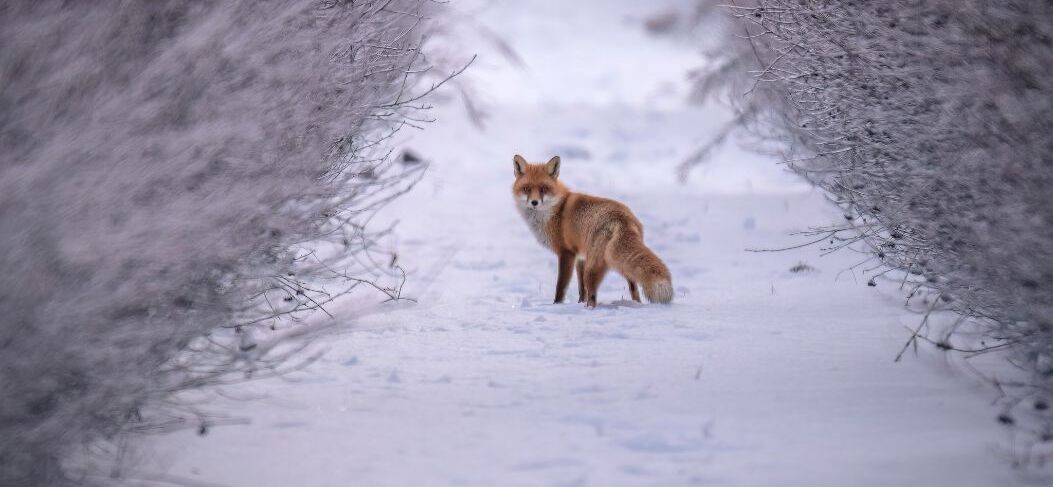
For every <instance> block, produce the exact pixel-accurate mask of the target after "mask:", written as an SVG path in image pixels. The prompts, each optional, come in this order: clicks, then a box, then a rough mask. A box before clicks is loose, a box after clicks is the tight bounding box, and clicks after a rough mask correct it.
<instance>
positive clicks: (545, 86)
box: [142, 1, 1025, 487]
mask: <svg viewBox="0 0 1053 487" xmlns="http://www.w3.org/2000/svg"><path fill="white" fill-rule="evenodd" d="M601 4H602V6H600V5H601ZM462 5H463V4H462ZM462 8H463V7H462ZM656 8H660V4H658V3H653V2H626V1H619V2H556V1H538V2H535V1H531V2H504V3H491V4H487V6H486V7H483V8H478V9H472V11H473V12H476V13H477V15H478V16H479V18H480V21H481V22H482V23H483V25H485V26H486V27H487V28H489V29H491V30H493V31H494V32H497V33H498V34H500V35H502V36H505V37H506V39H507V40H508V41H509V43H510V44H511V45H512V47H513V48H515V49H516V50H517V51H518V53H519V54H520V56H521V57H522V58H523V60H524V62H525V66H524V67H522V68H518V67H515V66H512V65H510V64H509V63H507V62H505V61H504V60H503V59H502V58H500V57H499V56H497V55H496V54H494V53H493V52H491V50H488V49H487V48H486V46H484V45H481V44H480V46H482V47H478V46H476V47H477V48H478V49H480V55H481V57H480V66H478V67H477V69H474V70H472V71H470V72H469V74H468V75H467V76H468V77H469V78H468V80H469V81H471V83H472V85H473V86H474V87H475V89H476V90H478V91H479V92H480V97H481V98H482V99H484V100H487V102H488V105H487V108H488V111H489V115H490V117H489V120H488V122H487V125H486V127H485V129H484V130H481V131H480V130H478V129H476V128H475V127H473V126H472V124H471V123H469V122H468V121H467V119H466V117H465V116H464V114H463V113H462V111H461V108H460V106H459V104H458V103H457V102H456V101H455V100H451V101H450V102H449V103H445V104H443V105H441V106H439V107H438V108H437V110H436V112H435V115H436V116H437V117H438V119H439V120H438V122H436V123H434V124H431V125H430V126H428V127H427V130H425V131H423V132H417V133H414V134H412V137H411V138H410V139H409V140H407V141H406V146H407V147H409V148H411V149H412V150H414V151H415V152H417V153H419V154H422V155H423V156H424V157H425V158H427V159H428V160H429V161H430V163H431V168H430V169H429V172H428V174H427V176H426V177H425V179H424V180H423V181H422V182H421V183H420V184H419V185H418V186H417V187H416V188H415V189H414V190H413V191H412V192H411V193H410V194H408V195H406V196H405V197H404V198H402V199H401V200H399V201H397V202H396V203H395V204H393V205H392V206H391V207H390V208H388V209H387V210H386V211H385V213H384V214H383V215H382V218H386V219H387V220H399V221H400V223H399V226H398V238H397V241H396V242H395V243H394V245H396V247H397V249H398V252H399V255H400V260H401V262H402V264H403V265H404V266H405V267H406V268H407V271H408V272H409V280H408V282H407V284H406V287H405V291H404V294H405V295H407V296H410V297H413V298H414V299H416V300H417V302H416V303H408V302H402V303H389V304H387V305H381V306H379V307H377V308H373V309H372V310H371V312H370V313H368V314H364V315H359V316H358V317H357V318H354V319H352V317H354V316H356V315H355V312H356V308H355V306H354V305H352V304H350V303H349V304H348V305H345V306H344V307H342V308H340V309H338V310H337V311H341V313H338V320H342V322H341V324H340V326H339V327H338V328H339V330H341V331H340V332H338V333H331V334H328V335H326V336H325V337H324V338H323V340H324V344H325V346H326V347H327V348H328V352H327V353H326V355H325V356H324V357H323V358H322V359H321V360H320V361H319V362H317V363H315V364H314V365H312V366H311V367H310V368H308V369H307V370H305V371H303V372H299V373H297V374H296V375H295V376H294V377H295V379H296V380H292V381H281V380H266V381H259V382H252V383H248V384H246V385H243V386H238V387H235V388H231V389H227V391H228V392H229V393H230V395H239V396H248V397H250V398H251V399H248V400H230V399H221V400H217V401H214V402H213V403H212V404H211V405H210V407H212V408H213V409H215V410H219V411H225V412H229V413H230V414H233V415H236V416H240V417H244V418H247V419H249V420H250V421H251V422H250V424H248V425H243V426H225V427H217V428H213V429H212V430H211V431H210V432H209V434H207V435H205V436H198V435H196V434H195V432H192V431H180V432H177V433H173V434H169V435H166V436H163V437H159V438H155V439H153V440H151V442H150V445H149V447H148V448H146V449H145V450H146V452H147V453H146V456H147V457H149V459H150V462H152V466H151V467H150V468H152V469H153V471H154V472H164V473H163V474H161V473H158V474H156V475H154V476H153V478H155V479H168V481H171V482H176V483H183V484H186V485H216V484H218V485H226V486H245V487H266V486H273V487H283V486H317V487H323V486H367V487H369V486H623V485H624V486H682V485H714V486H724V485H727V486H832V487H833V486H838V487H840V486H876V487H877V486H881V487H884V486H945V485H946V486H960V487H967V486H977V487H980V486H984V487H987V486H1004V485H1017V484H1023V483H1025V479H1023V478H1022V477H1020V476H1018V475H1017V474H1016V473H1015V472H1014V471H1013V470H1012V469H1011V468H1010V467H1009V466H1008V465H1007V464H1006V463H1005V462H1004V461H1003V460H1001V459H1000V458H999V456H998V455H996V454H995V450H996V448H997V447H998V445H999V444H1000V443H1001V442H1003V441H1004V440H1005V433H1004V432H1003V431H1002V428H1001V426H999V425H998V424H997V423H996V421H994V416H995V415H996V414H997V412H996V411H994V410H993V409H992V408H991V407H990V405H989V400H990V399H991V394H990V392H989V391H987V390H985V389H983V388H981V387H980V386H979V385H978V384H977V383H976V381H975V380H973V379H971V378H969V377H968V376H965V375H962V374H960V373H957V372H955V370H954V367H951V366H948V363H947V362H945V361H944V358H943V356H942V355H940V353H939V352H936V351H934V350H931V349H929V348H926V347H921V348H920V350H919V353H918V354H917V355H915V354H908V355H907V358H906V359H905V360H904V361H902V362H899V363H894V362H893V358H894V357H895V355H896V353H897V352H898V351H899V349H900V348H901V347H902V345H903V344H904V342H905V341H906V339H907V338H908V337H909V332H908V331H907V330H906V329H905V327H907V326H911V327H913V326H914V325H915V324H916V323H917V322H918V321H917V320H918V319H920V318H919V317H918V316H917V315H915V314H912V313H908V312H906V311H904V310H903V306H902V303H903V296H902V295H901V294H899V292H897V291H896V290H895V287H896V284H895V283H892V282H888V281H879V286H878V287H877V288H872V287H867V286H866V285H865V282H866V280H867V279H868V278H869V276H863V275H862V274H861V273H860V271H859V270H858V269H857V270H856V271H855V272H854V273H853V272H850V271H846V272H843V273H842V272H841V271H842V270H844V269H846V268H847V267H849V266H851V265H852V264H854V263H856V262H857V261H858V260H859V259H860V258H861V257H860V256H859V255H858V254H854V253H851V252H844V253H835V254H832V255H829V256H825V257H820V256H819V249H818V248H816V247H806V248H802V249H798V250H792V251H786V252H773V253H754V252H747V251H746V249H748V248H775V247H783V246H790V245H795V244H798V243H801V239H800V238H794V237H792V236H790V235H789V234H790V232H792V231H794V230H801V229H805V228H807V227H809V226H811V225H822V224H825V223H829V222H832V221H835V220H836V219H837V218H840V213H839V212H838V211H837V210H836V208H833V207H831V206H829V205H828V204H827V203H825V201H824V200H823V198H822V197H821V195H820V194H818V193H816V192H813V191H812V190H811V189H810V188H809V187H808V186H807V185H804V184H802V183H800V182H799V181H797V180H796V179H794V177H792V176H791V175H789V174H786V173H785V172H783V171H782V169H781V168H780V166H778V165H777V164H776V163H775V162H774V161H773V160H771V159H766V158H762V157H757V156H753V155H750V154H749V153H747V152H745V151H742V150H739V149H737V148H734V147H733V148H730V149H725V150H723V151H721V152H720V153H718V154H717V155H716V158H717V159H716V160H715V161H714V162H712V163H710V164H709V165H708V166H706V167H705V168H703V169H701V170H699V171H697V172H696V173H695V174H694V175H693V176H692V179H691V181H689V182H688V183H687V184H684V185H681V184H679V183H677V181H676V178H675V171H674V168H675V166H676V164H677V163H678V162H679V161H680V160H681V159H682V158H683V157H684V156H686V155H687V154H689V153H690V152H691V149H692V148H693V147H695V144H698V143H700V142H701V141H702V140H704V138H705V137H706V136H707V134H710V133H712V131H713V130H715V128H716V127H717V126H718V124H719V123H720V122H721V121H722V120H726V118H727V114H726V113H725V112H724V111H723V109H721V108H719V107H713V106H709V107H698V106H690V105H688V104H686V103H685V102H684V101H683V98H684V96H683V95H684V93H685V92H686V84H685V79H684V72H685V70H686V69H687V68H689V67H691V66H692V65H695V64H698V63H701V62H703V60H702V59H701V58H700V57H699V55H698V54H696V53H695V51H693V50H692V49H691V48H690V47H688V46H685V45H683V44H678V43H677V42H675V41H670V40H662V39H655V38H652V37H649V36H648V35H646V34H645V33H644V32H643V29H642V28H641V27H640V22H639V21H640V19H641V18H642V17H643V16H644V15H647V14H648V13H652V12H654V11H655V9H656ZM466 42H467V41H466ZM468 43H469V44H471V43H470V42H468ZM514 153H520V154H523V155H524V156H526V157H527V159H529V160H533V161H543V160H547V159H548V158H549V157H551V156H552V155H556V154H559V155H561V156H562V159H563V165H562V169H561V178H562V179H563V180H564V182H565V183H566V184H568V185H569V186H570V187H571V188H572V189H574V190H578V191H583V192H588V193H592V194H598V195H603V196H608V197H614V198H617V199H620V200H621V201H623V202H625V203H626V204H628V205H629V206H630V207H631V208H632V209H633V210H634V212H635V213H636V214H637V216H638V217H639V218H640V220H641V221H642V222H643V224H644V227H645V235H646V242H647V244H648V245H649V246H650V247H651V248H652V249H653V250H654V251H655V252H656V253H657V254H658V255H659V256H661V257H662V258H663V259H664V260H665V262H666V263H667V264H668V266H669V268H670V269H671V271H672V274H673V283H674V287H675V291H676V297H675V299H674V303H673V304H672V305H669V306H661V305H639V304H635V303H632V302H630V301H628V290H627V287H626V285H625V281H624V280H623V279H622V278H621V277H620V276H618V275H617V274H614V273H612V274H609V275H608V276H607V279H606V280H605V281H604V284H603V287H602V289H601V291H600V295H599V298H600V303H601V304H600V306H599V307H598V308H597V309H595V310H587V309H585V308H584V307H583V306H582V305H580V304H578V303H576V302H570V303H568V304H556V305H554V304H552V295H553V292H554V291H553V290H554V282H555V274H556V270H555V267H556V259H555V257H554V256H553V255H552V254H551V253H550V252H549V251H548V250H546V249H543V248H541V247H540V246H539V245H538V244H537V242H536V241H535V239H534V237H533V236H532V235H531V234H530V232H529V230H528V229H527V227H526V225H525V224H524V222H523V221H522V220H521V218H520V216H519V215H518V214H517V212H516V210H515V208H514V206H513V202H512V197H511V192H510V188H511V184H512V180H513V172H512V155H513V154H514ZM802 261H803V262H807V264H808V265H810V266H812V267H814V268H815V270H814V271H811V272H802V273H793V272H790V271H789V269H790V268H791V267H793V266H794V265H795V264H797V263H799V262H802ZM576 293H577V289H576V283H572V284H571V287H570V292H569V295H570V297H571V299H570V301H576V299H574V298H576ZM142 477H143V478H148V477H149V476H148V475H143V476H142ZM173 479H175V480H173ZM144 482H146V481H144ZM157 482H160V480H157ZM147 483H149V482H147ZM151 485H154V484H151ZM157 485H161V483H158V484H157Z"/></svg>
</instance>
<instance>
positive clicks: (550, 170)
mask: <svg viewBox="0 0 1053 487" xmlns="http://www.w3.org/2000/svg"><path fill="white" fill-rule="evenodd" d="M512 165H513V166H514V168H515V174H516V181H515V183H513V184H512V194H513V195H514V196H515V198H516V206H518V207H519V208H520V209H521V210H527V211H546V212H547V211H549V210H551V209H552V208H554V207H555V206H556V205H558V204H559V202H560V201H562V200H563V197H564V196H566V195H567V192H568V190H567V187H566V186H563V184H562V183H560V182H559V181H558V180H556V178H557V177H559V156H556V157H553V158H552V159H549V161H548V162H546V163H544V164H531V163H529V162H527V161H526V159H523V156H521V155H518V154H516V155H515V156H514V157H512Z"/></svg>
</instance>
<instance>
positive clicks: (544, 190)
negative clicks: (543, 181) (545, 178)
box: [538, 186, 548, 194]
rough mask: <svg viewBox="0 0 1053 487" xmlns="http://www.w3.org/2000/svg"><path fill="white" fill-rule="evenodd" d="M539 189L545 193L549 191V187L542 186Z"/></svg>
mask: <svg viewBox="0 0 1053 487" xmlns="http://www.w3.org/2000/svg"><path fill="white" fill-rule="evenodd" d="M538 191H541V194H545V193H547V192H548V188H546V187H544V186H542V187H541V188H540V189H539V190H538Z"/></svg>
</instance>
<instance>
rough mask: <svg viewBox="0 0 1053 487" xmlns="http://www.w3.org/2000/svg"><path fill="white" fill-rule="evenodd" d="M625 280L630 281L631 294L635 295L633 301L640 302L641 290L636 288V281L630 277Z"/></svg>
mask: <svg viewBox="0 0 1053 487" xmlns="http://www.w3.org/2000/svg"><path fill="white" fill-rule="evenodd" d="M625 281H626V282H628V283H629V294H630V295H631V296H632V297H633V301H636V302H637V303H639V302H640V290H639V289H637V288H636V283H635V282H633V281H632V280H631V279H629V278H625Z"/></svg>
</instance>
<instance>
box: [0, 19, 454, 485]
mask: <svg viewBox="0 0 1053 487" xmlns="http://www.w3.org/2000/svg"><path fill="white" fill-rule="evenodd" d="M428 8H431V6H430V5H429V3H428V2H423V1H414V0H395V1H359V2H342V1H307V0H300V1H257V0H246V1H231V2H216V3H202V2H193V1H183V0H165V1H151V2H118V1H113V2H105V4H99V3H97V2H60V1H14V2H4V3H3V5H0V45H2V46H3V49H0V153H2V154H3V157H2V159H0V161H2V165H0V209H2V210H0V212H2V214H3V217H2V218H0V248H2V251H0V264H2V267H3V269H4V272H3V273H2V274H0V282H2V287H3V293H2V294H0V316H2V317H3V321H4V325H3V326H2V327H0V386H2V387H0V389H2V390H3V393H2V394H0V484H2V485H61V484H62V483H63V482H67V481H68V482H77V483H80V482H90V481H91V480H92V478H93V477H92V476H93V475H95V474H97V473H98V472H92V471H83V470H81V469H78V468H76V466H74V465H70V464H69V462H68V460H67V459H68V458H70V456H71V455H73V454H78V455H79V454H81V453H82V452H83V451H82V447H84V446H85V445H89V444H90V445H92V446H93V448H94V449H95V450H94V451H96V453H98V452H101V453H104V454H105V453H107V451H109V447H108V446H107V445H108V444H107V442H106V440H107V439H113V438H115V437H116V435H117V434H118V433H121V432H127V431H148V430H153V429H158V428H170V427H179V426H184V425H191V426H193V427H196V428H200V429H201V431H202V432H205V431H207V428H208V427H209V423H208V418H207V417H206V416H204V415H202V413H200V412H196V411H195V410H194V409H193V408H192V407H190V406H189V405H187V404H181V403H178V402H173V401H172V397H173V393H175V392H177V391H181V390H186V389H192V388H197V387H200V386H203V385H207V384H211V383H216V382H220V381H229V380H242V379H244V378H246V377H256V376H261V375H268V374H270V375H273V374H280V373H281V372H282V370H283V369H282V368H283V367H296V366H297V365H298V364H300V363H302V362H303V360H306V359H309V357H308V358H305V357H302V356H301V357H300V358H299V359H298V360H299V362H296V361H293V362H290V361H289V360H285V358H287V357H288V356H290V355H291V354H292V353H293V352H295V349H292V350H290V349H289V347H285V348H284V349H283V347H282V346H280V342H281V338H282V335H281V332H282V331H283V327H284V325H285V324H287V323H290V322H293V321H296V320H301V319H303V318H304V317H305V316H307V315H308V314H310V312H311V311H313V310H320V309H321V308H323V307H324V305H325V303H327V302H328V301H329V300H331V299H332V298H334V297H335V296H336V295H339V294H342V293H345V292H348V291H351V290H355V289H356V288H364V287H368V288H370V289H372V290H374V291H381V292H382V293H384V294H386V295H388V296H390V297H392V298H394V297H397V295H398V287H397V286H398V280H397V279H395V280H391V279H387V277H386V276H388V277H389V276H390V275H395V276H397V275H398V274H399V272H398V269H397V267H396V266H395V264H394V261H393V259H392V258H391V256H390V255H383V254H381V255H377V253H378V252H379V251H377V250H375V249H374V248H373V247H371V242H372V241H373V237H374V235H371V234H368V233H366V232H365V231H364V230H363V227H362V226H361V223H362V222H364V221H365V219H366V218H368V216H369V215H370V214H371V212H372V211H374V210H375V209H376V208H378V207H379V206H380V205H381V204H383V203H384V202H385V201H386V200H387V199H389V198H391V197H392V196H394V195H396V194H398V193H399V192H400V191H401V190H402V189H404V188H405V187H406V186H407V185H409V184H411V183H412V182H413V181H414V180H415V178H416V177H417V175H419V174H420V173H421V171H420V165H419V164H403V163H401V162H400V163H392V162H389V161H390V158H388V157H387V156H388V154H387V153H386V152H385V143H386V142H387V140H388V138H389V136H390V135H391V134H392V133H393V132H394V131H396V130H398V128H399V127H401V126H402V125H403V124H406V123H410V124H416V123H418V122H419V121H422V120H423V118H422V117H423V115H422V113H421V110H422V109H424V108H425V107H424V106H423V105H422V102H421V99H420V97H421V96H422V95H424V94H426V93H427V92H429V91H430V90H428V89H427V86H428V85H427V84H425V85H423V89H422V90H421V89H415V86H417V83H418V82H419V81H420V80H421V78H422V77H430V76H432V75H431V74H429V73H428V71H427V69H425V68H426V67H427V66H426V60H425V59H424V56H423V55H422V54H421V52H420V50H419V45H420V42H421V36H422V34H423V32H424V31H423V30H422V29H423V28H424V27H422V22H423V20H424V13H425V11H426V10H427V9H428ZM441 81H442V78H441V77H436V78H434V79H432V80H431V82H432V83H441ZM408 162H414V161H408ZM332 249H341V252H339V253H337V252H332V251H331V250H332ZM327 256H338V257H327ZM272 330H273V331H272ZM293 348H295V347H293Z"/></svg>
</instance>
